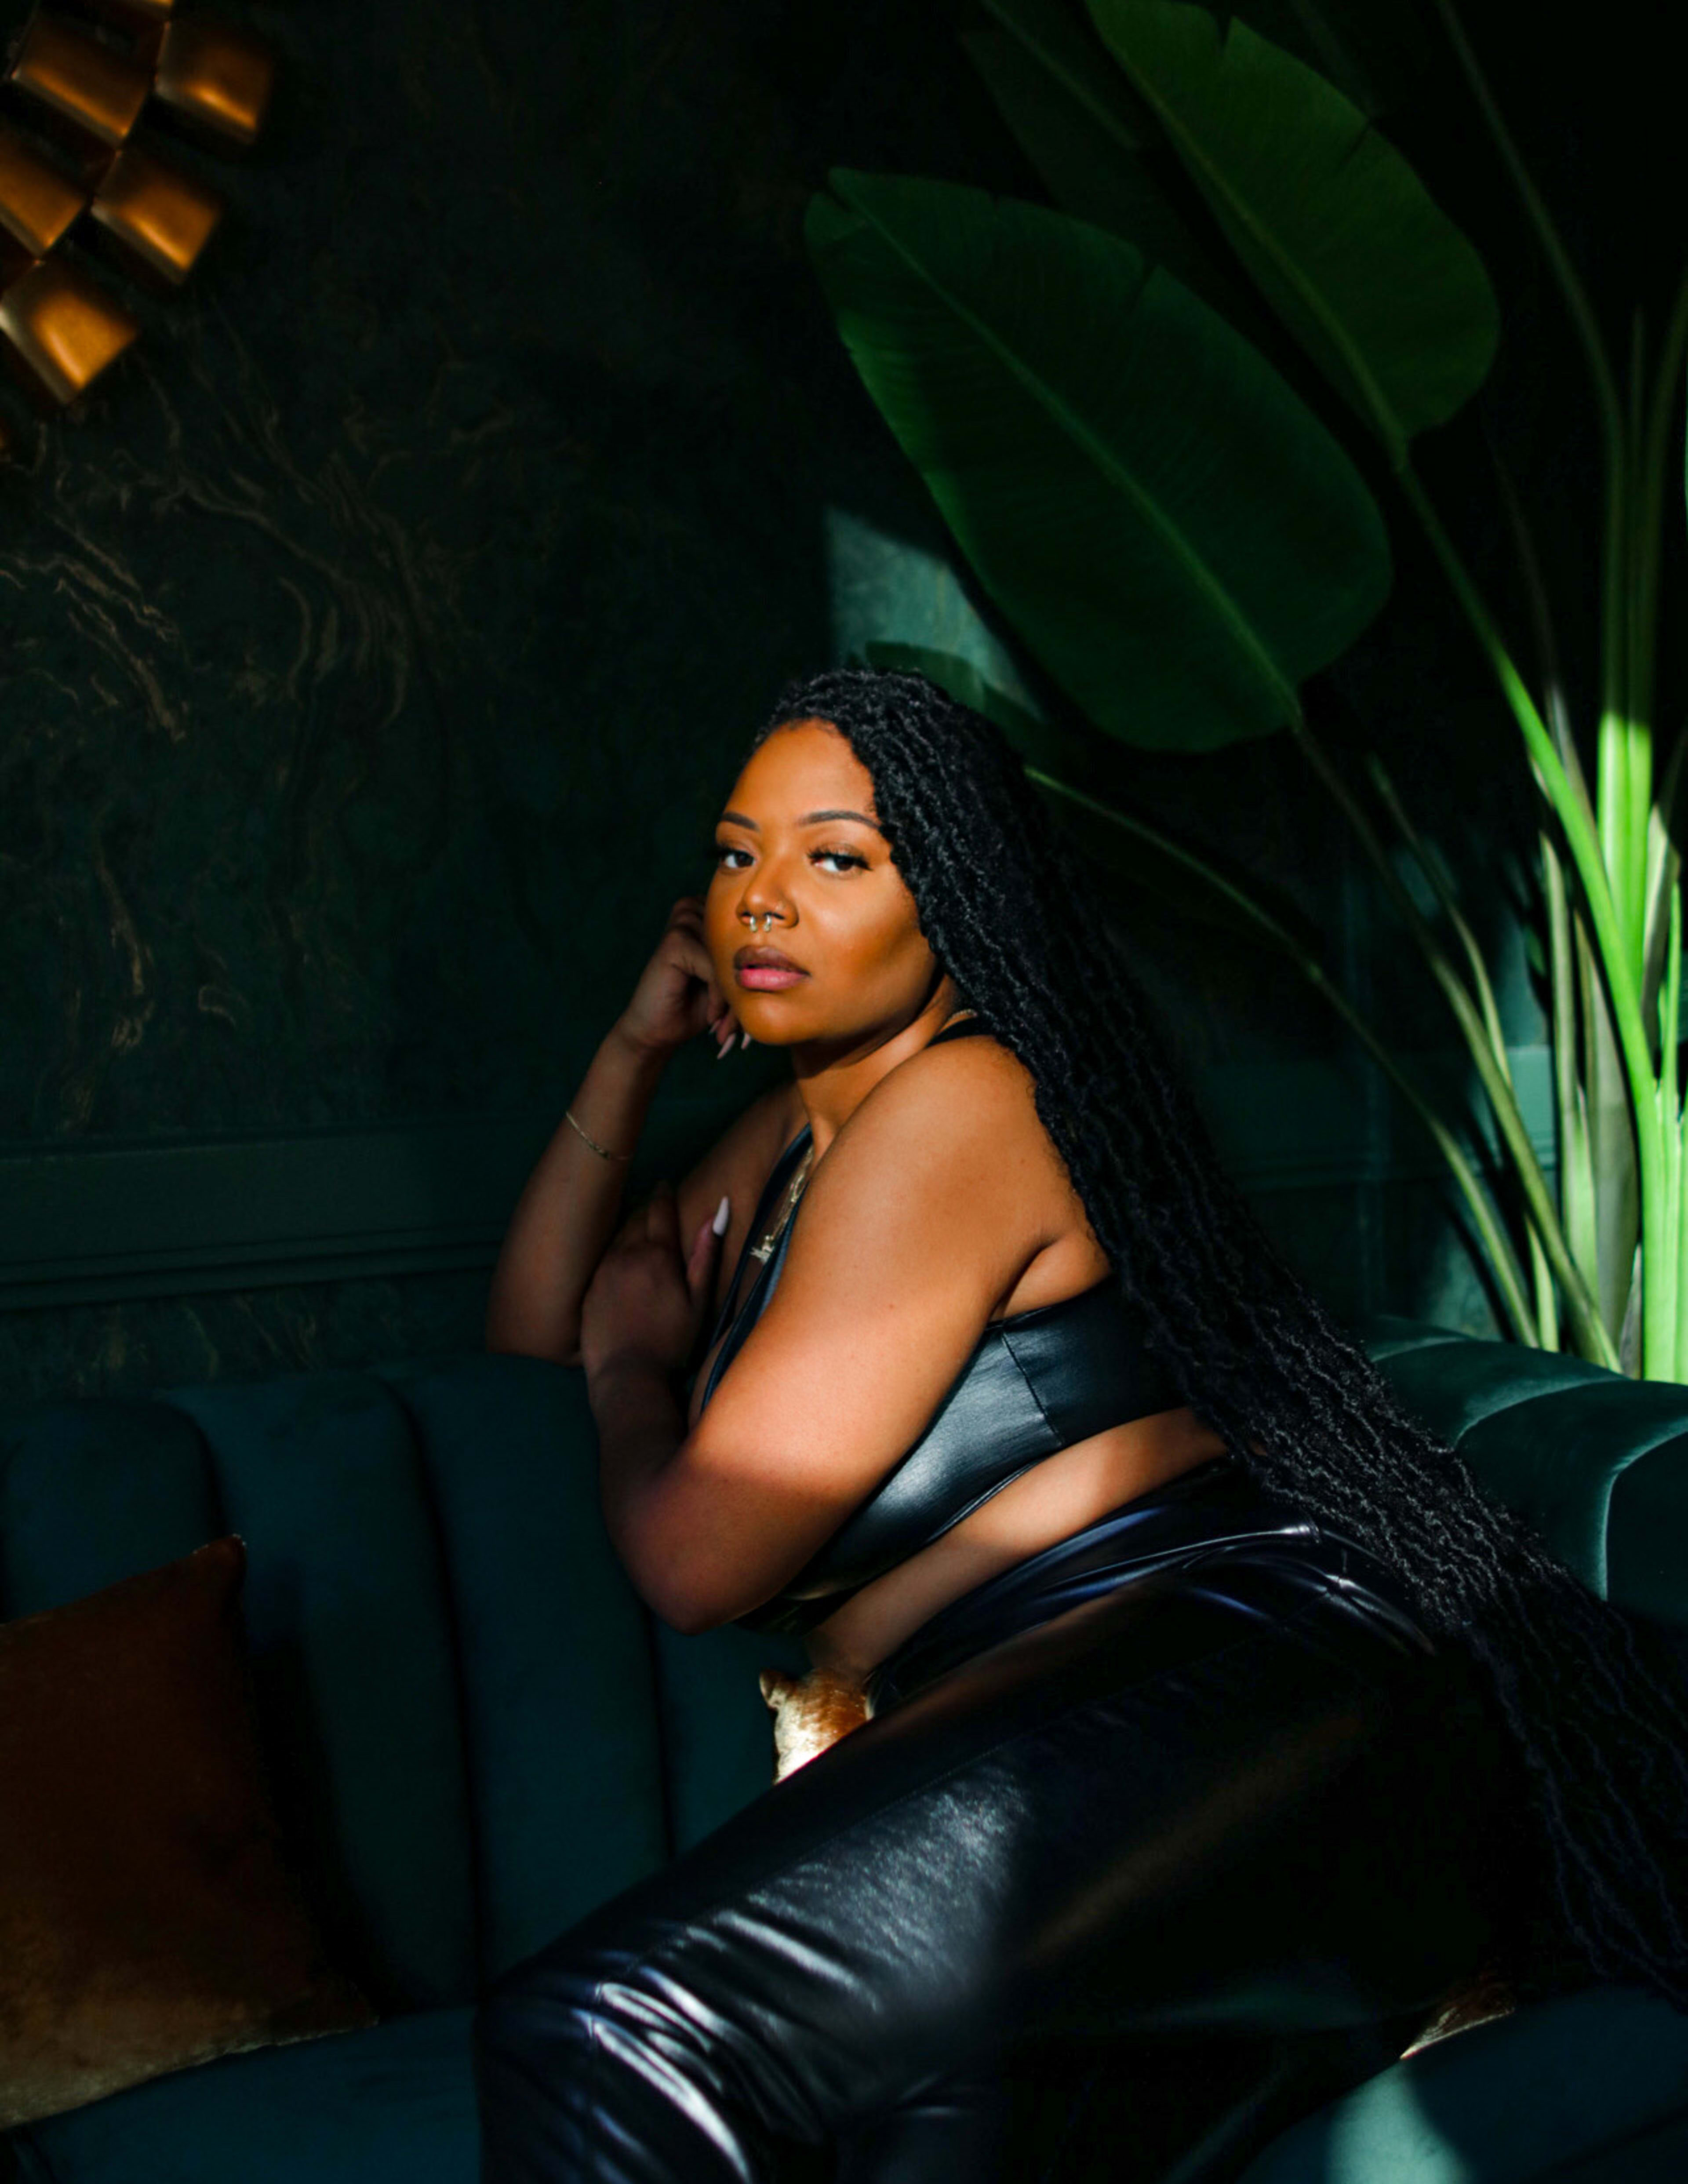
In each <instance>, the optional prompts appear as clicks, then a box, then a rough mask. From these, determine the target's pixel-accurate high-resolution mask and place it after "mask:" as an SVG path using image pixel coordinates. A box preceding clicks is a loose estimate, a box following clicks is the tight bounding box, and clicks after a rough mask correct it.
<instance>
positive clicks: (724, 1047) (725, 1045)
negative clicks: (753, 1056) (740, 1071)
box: [715, 1039, 733, 1061]
mask: <svg viewBox="0 0 1688 2184" xmlns="http://www.w3.org/2000/svg"><path fill="white" fill-rule="evenodd" d="M732 1051H733V1041H732V1040H731V1039H722V1041H721V1045H719V1046H718V1047H716V1050H715V1058H716V1061H726V1059H727V1056H728V1055H729V1054H731V1053H732Z"/></svg>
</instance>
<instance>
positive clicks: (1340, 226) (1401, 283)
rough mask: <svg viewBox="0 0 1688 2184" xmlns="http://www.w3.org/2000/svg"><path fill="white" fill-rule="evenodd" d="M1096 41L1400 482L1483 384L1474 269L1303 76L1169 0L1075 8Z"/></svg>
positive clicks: (1273, 54)
mask: <svg viewBox="0 0 1688 2184" xmlns="http://www.w3.org/2000/svg"><path fill="white" fill-rule="evenodd" d="M1089 7H1090V13H1091V14H1092V16H1093V17H1094V19H1095V24H1096V27H1097V29H1098V30H1099V31H1100V33H1101V35H1102V37H1103V39H1104V40H1105V42H1106V44H1107V45H1108V47H1109V48H1110V50H1111V52H1112V53H1113V54H1114V55H1115V57H1116V58H1117V60H1118V61H1119V63H1120V65H1121V66H1122V68H1123V70H1125V72H1126V75H1127V76H1128V78H1129V80H1130V81H1131V84H1132V86H1133V87H1134V90H1135V91H1136V92H1138V93H1139V96H1140V97H1142V98H1143V99H1144V101H1145V103H1146V104H1147V105H1148V106H1149V107H1150V109H1152V111H1153V112H1154V114H1155V116H1156V120H1158V121H1159V123H1160V125H1161V126H1162V129H1163V130H1164V131H1165V132H1166V136H1167V142H1169V143H1170V144H1171V145H1172V147H1173V150H1174V151H1175V152H1176V153H1178V157H1179V158H1180V159H1182V160H1183V162H1184V167H1185V170H1186V171H1187V172H1188V173H1189V176H1190V179H1191V180H1192V181H1194V182H1195V185H1196V187H1197V188H1198V189H1200V190H1201V192H1202V194H1203V195H1204V196H1205V197H1206V199H1207V202H1208V203H1209V205H1210V206H1211V207H1212V210H1213V214H1214V217H1215V218H1216V219H1217V220H1218V222H1219V224H1220V226H1222V227H1223V229H1224V231H1225V232H1226V234H1227V236H1228V237H1229V239H1230V242H1231V244H1232V247H1233V248H1234V249H1235V251H1236V253H1237V254H1238V256H1239V257H1240V259H1242V261H1243V263H1244V264H1245V265H1246V266H1247V268H1248V270H1249V271H1250V273H1251V275H1252V276H1253V277H1254V279H1255V281H1256V283H1257V284H1258V286H1259V287H1260V289H1261V291H1262V293H1263V294H1264V295H1265V297H1266V298H1267V301H1268V302H1269V303H1270V304H1271V305H1272V307H1273V309H1274V310H1275V311H1276V312H1277V313H1278V315H1279V317H1280V318H1281V319H1282V320H1283V321H1284V325H1285V326H1288V328H1289V329H1290V332H1291V333H1293V334H1294V335H1295V338H1296V339H1297V340H1298V341H1299V342H1300V343H1301V345H1302V347H1303V348H1305V349H1306V352H1307V354H1308V355H1309V356H1311V357H1312V359H1313V361H1314V362H1315V363H1316V364H1317V365H1318V367H1319V368H1320V370H1322V371H1323V372H1324V373H1325V374H1326V376H1328V377H1329V380H1330V381H1331V382H1332V384H1333V385H1334V387H1336V388H1337V390H1338V391H1339V393H1340V394H1341V395H1342V396H1343V398H1345V400H1346V401H1348V402H1350V403H1351V404H1352V405H1353V407H1354V408H1355V409H1356V410H1357V411H1358V413H1359V415H1361V417H1362V418H1363V419H1364V421H1365V422H1366V423H1367V424H1368V426H1370V427H1371V429H1372V431H1373V432H1375V433H1376V434H1377V436H1378V437H1379V439H1380V440H1381V441H1382V443H1383V444H1384V448H1385V449H1386V450H1387V452H1388V454H1389V457H1390V461H1391V462H1392V463H1393V464H1394V465H1396V467H1397V468H1399V467H1400V466H1401V465H1403V464H1404V463H1405V461H1406V460H1407V443H1408V442H1409V441H1410V440H1411V438H1412V435H1413V434H1414V433H1415V432H1420V431H1422V430H1423V428H1424V426H1427V425H1436V424H1440V422H1441V421H1443V419H1444V418H1446V417H1450V416H1451V415H1453V413H1454V411H1455V410H1457V409H1459V408H1460V406H1461V405H1462V404H1463V403H1465V402H1467V401H1468V400H1469V398H1471V396H1472V395H1473V394H1474V393H1476V391H1477V389H1478V387H1479V386H1480V385H1481V384H1482V382H1483V380H1484V377H1485V375H1486V373H1487V372H1488V370H1489V366H1490V363H1491V361H1492V360H1493V358H1494V354H1495V345H1496V341H1497V339H1498V337H1499V331H1500V320H1499V313H1498V311H1497V309H1496V303H1495V296H1494V292H1493V290H1492V289H1491V288H1490V285H1489V279H1488V276H1487V275H1486V274H1485V271H1484V270H1483V265H1482V261H1481V260H1480V259H1479V257H1478V255H1477V253H1476V252H1475V251H1474V249H1473V248H1472V247H1471V245H1470V244H1469V243H1468V242H1467V241H1466V239H1465V237H1463V236H1462V234H1461V233H1460V231H1459V230H1458V229H1457V227H1456V226H1454V225H1453V223H1452V221H1451V220H1449V219H1448V218H1447V217H1446V214H1443V213H1442V212H1441V211H1440V209H1438V207H1437V206H1436V205H1435V203H1434V202H1433V201H1432V199H1431V198H1430V195H1429V192H1428V191H1427V190H1426V189H1425V187H1424V186H1423V183H1422V182H1421V181H1419V179H1418V175H1415V174H1414V173H1413V171H1412V168H1411V167H1409V166H1408V165H1407V162H1406V160H1405V159H1402V158H1401V154H1400V153H1398V152H1396V150H1395V148H1393V146H1391V145H1390V144H1388V143H1387V142H1384V138H1383V137H1382V136H1379V134H1378V132H1377V131H1376V130H1375V129H1373V127H1372V126H1371V125H1370V123H1368V120H1366V117H1365V115H1364V114H1362V113H1361V111H1360V110H1359V109H1358V108H1357V106H1355V105H1353V104H1352V103H1351V102H1350V101H1349V100H1348V99H1346V98H1345V97H1343V95H1342V93H1341V92H1340V91H1338V90H1336V89H1335V88H1334V86H1332V85H1330V84H1329V83H1327V82H1326V81H1325V80H1324V78H1323V76H1322V75H1319V74H1318V72H1317V71H1316V70H1312V69H1310V68H1308V67H1306V65H1305V64H1303V63H1302V62H1301V61H1298V60H1296V59H1295V58H1293V57H1292V56H1291V55H1290V54H1289V53H1284V52H1282V51H1280V50H1279V47H1276V46H1274V45H1272V44H1271V43H1269V42H1268V41H1267V40H1266V39H1265V38H1262V37H1261V36H1258V35H1257V34H1256V32H1254V31H1251V30H1250V28H1249V27H1248V25H1247V24H1246V23H1243V22H1240V21H1236V20H1233V21H1232V23H1231V24H1230V25H1229V27H1228V30H1226V31H1221V29H1220V26H1219V25H1218V24H1217V22H1216V21H1215V20H1214V18H1213V17H1212V15H1211V14H1209V13H1208V12H1207V10H1206V8H1199V7H1193V6H1189V5H1188V4H1186V0H1089Z"/></svg>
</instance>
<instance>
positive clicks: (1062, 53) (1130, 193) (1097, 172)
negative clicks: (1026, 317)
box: [961, 0, 1260, 341]
mask: <svg viewBox="0 0 1688 2184" xmlns="http://www.w3.org/2000/svg"><path fill="white" fill-rule="evenodd" d="M988 4H989V7H990V9H991V12H992V13H993V14H994V15H996V16H997V18H998V20H1000V22H1002V23H1003V24H1004V25H1005V26H1006V27H1005V28H1003V29H1002V30H1000V31H967V32H964V33H963V35H962V38H961V44H962V46H963V47H964V49H965V50H966V52H967V58H969V59H970V60H971V61H972V64H973V66H974V68H975V69H976V70H978V74H979V76H980V78H981V79H982V81H983V84H984V86H985V89H986V90H987V91H988V92H989V93H990V96H991V97H992V99H993V100H994V103H995V105H996V109H997V111H998V113H999V114H1001V116H1002V119H1003V120H1004V121H1005V122H1006V124H1007V125H1008V127H1009V129H1010V131H1011V132H1012V134H1013V136H1014V137H1015V139H1016V141H1017V142H1018V144H1019V147H1020V148H1021V150H1022V152H1023V153H1025V155H1026V157H1027V159H1029V160H1030V162H1031V164H1032V165H1033V167H1034V168H1036V170H1037V172H1038V175H1039V179H1040V180H1041V181H1042V182H1043V185H1044V187H1045V189H1046V190H1047V191H1048V192H1049V193H1050V197H1051V198H1053V199H1054V200H1055V202H1056V204H1057V205H1058V206H1059V207H1060V209H1061V211H1062V212H1067V213H1071V214H1072V216H1073V218H1074V219H1075V220H1089V222H1090V223H1091V224H1092V226H1095V227H1106V229H1108V230H1109V231H1110V232H1111V233H1112V234H1114V235H1121V236H1123V237H1125V239H1126V241H1127V242H1130V243H1134V244H1135V245H1136V247H1137V248H1138V249H1139V250H1140V251H1142V252H1143V253H1144V254H1145V257H1148V258H1150V259H1152V260H1153V261H1154V263H1155V264H1156V265H1164V266H1165V267H1166V268H1167V271H1168V272H1170V273H1174V274H1176V275H1177V276H1178V279H1179V280H1180V281H1183V282H1184V286H1185V287H1187V288H1190V289H1193V290H1194V291H1195V293H1196V294H1197V295H1198V296H1200V297H1201V298H1202V300H1203V302H1204V303H1208V304H1212V305H1213V306H1214V308H1215V309H1217V310H1218V311H1221V312H1223V315H1225V317H1226V318H1228V320H1230V321H1231V323H1232V325H1233V326H1239V325H1241V326H1243V327H1244V328H1245V331H1249V332H1250V333H1251V337H1254V338H1255V339H1256V341H1257V340H1258V332H1257V330H1256V327H1251V326H1248V323H1247V322H1248V320H1249V318H1250V316H1251V313H1252V314H1256V315H1258V313H1259V309H1260V307H1259V304H1258V303H1257V302H1256V298H1254V297H1253V295H1252V294H1251V291H1250V290H1249V288H1248V287H1247V285H1246V284H1245V282H1244V281H1241V280H1240V279H1239V278H1238V277H1237V276H1236V275H1235V273H1234V270H1232V269H1230V268H1229V267H1228V266H1225V267H1223V268H1222V265H1221V263H1220V260H1221V259H1223V256H1224V249H1223V243H1221V244H1220V245H1219V248H1218V249H1217V251H1216V250H1212V249H1206V248H1203V246H1202V245H1201V243H1200V242H1198V241H1197V240H1196V237H1195V235H1194V234H1193V233H1192V232H1191V231H1190V228H1189V224H1188V223H1187V222H1186V221H1185V220H1184V219H1183V218H1182V217H1181V215H1180V214H1179V213H1178V209H1177V208H1176V207H1175V206H1174V205H1173V203H1172V202H1171V201H1170V200H1169V198H1167V192H1166V191H1165V189H1164V188H1163V187H1162V184H1161V182H1160V181H1158V180H1157V179H1156V175H1154V174H1153V173H1152V172H1151V170H1150V167H1149V164H1147V162H1146V161H1145V159H1144V157H1143V153H1144V151H1145V141H1144V135H1143V132H1142V131H1141V129H1140V126H1139V121H1138V116H1137V114H1136V111H1135V110H1134V109H1135V108H1136V101H1135V100H1133V101H1132V103H1131V105H1130V106H1127V105H1126V104H1125V103H1124V101H1125V99H1126V97H1128V96H1129V94H1128V86H1126V84H1125V83H1124V81H1123V79H1122V77H1121V75H1120V73H1119V70H1117V68H1116V67H1115V66H1114V64H1113V63H1112V62H1111V60H1110V58H1108V55H1107V54H1106V52H1105V51H1103V50H1102V48H1101V47H1100V44H1099V43H1098V42H1096V40H1095V38H1094V36H1088V37H1087V39H1086V42H1085V43H1084V44H1082V45H1081V44H1080V42H1079V39H1078V26H1077V25H1076V24H1075V23H1074V22H1073V21H1072V19H1071V18H1070V17H1069V16H1068V15H1067V13H1066V11H1065V9H1064V8H1062V6H1061V0H988ZM1087 31H1088V26H1087ZM1088 47H1094V51H1091V50H1088V49H1087V48H1088ZM1148 134H1149V136H1150V138H1151V139H1152V140H1153V141H1156V142H1158V141H1159V136H1160V132H1159V131H1158V130H1156V129H1155V127H1154V125H1153V123H1152V121H1150V123H1149V127H1148ZM1166 156H1167V158H1168V159H1169V158H1170V155H1169V154H1167V155H1166ZM1177 171H1178V170H1177V166H1176V163H1173V172H1174V174H1175V175H1176V174H1177ZM1186 187H1187V186H1186Z"/></svg>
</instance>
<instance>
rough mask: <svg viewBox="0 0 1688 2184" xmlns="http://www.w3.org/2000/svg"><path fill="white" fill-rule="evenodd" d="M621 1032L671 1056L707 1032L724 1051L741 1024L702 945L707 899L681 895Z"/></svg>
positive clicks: (635, 991)
mask: <svg viewBox="0 0 1688 2184" xmlns="http://www.w3.org/2000/svg"><path fill="white" fill-rule="evenodd" d="M620 1028H621V1031H622V1032H623V1033H624V1034H625V1035H626V1036H627V1038H628V1039H631V1040H632V1042H633V1044H634V1045H636V1046H640V1047H643V1048H644V1049H645V1050H647V1051H648V1052H651V1053H656V1054H671V1053H672V1052H673V1051H674V1050H675V1049H676V1048H677V1047H681V1046H683V1045H685V1043H686V1041H687V1040H688V1039H695V1038H696V1037H697V1035H698V1034H699V1032H702V1031H707V1032H709V1033H710V1034H712V1036H713V1037H714V1039H715V1041H716V1048H717V1050H718V1054H721V1055H724V1054H725V1053H726V1052H727V1049H728V1048H729V1047H730V1046H731V1045H733V1041H734V1039H736V1038H737V1037H738V1030H739V1026H738V1019H737V1018H736V1017H734V1015H733V1010H732V1008H731V1006H729V1005H728V1003H727V1000H726V997H725V996H724V995H723V994H722V993H721V987H720V985H719V983H717V982H716V975H715V966H714V964H713V963H712V962H711V961H710V952H709V950H708V948H707V947H706V946H705V943H704V899H703V897H702V896H701V895H698V894H683V895H682V896H681V898H680V900H679V901H678V902H677V903H676V904H675V905H674V907H673V909H672V910H671V911H669V913H668V924H667V928H666V930H665V931H664V933H663V935H662V938H661V939H660V940H659V941H658V942H657V944H656V946H655V950H653V952H652V955H651V958H650V961H649V962H648V963H647V964H646V965H645V967H644V969H643V971H642V972H640V973H639V978H638V984H637V985H636V986H635V987H634V988H633V990H632V998H631V999H630V1000H628V1003H627V1006H626V1008H625V1009H623V1010H622V1011H621V1026H620Z"/></svg>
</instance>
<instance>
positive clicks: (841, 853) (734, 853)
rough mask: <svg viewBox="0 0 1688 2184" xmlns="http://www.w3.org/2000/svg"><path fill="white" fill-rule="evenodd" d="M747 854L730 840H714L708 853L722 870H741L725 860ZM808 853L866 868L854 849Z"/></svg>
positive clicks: (865, 861) (742, 868)
mask: <svg viewBox="0 0 1688 2184" xmlns="http://www.w3.org/2000/svg"><path fill="white" fill-rule="evenodd" d="M749 854H750V852H749V850H740V849H737V848H735V847H734V845H733V844H732V843H731V842H715V843H712V844H710V855H711V856H712V857H713V858H714V860H715V861H716V866H717V868H718V869H719V870H720V871H721V872H742V871H743V870H744V867H743V866H741V865H730V864H728V863H727V859H728V858H729V857H748V856H749ZM809 854H810V855H811V857H820V858H823V859H826V860H827V861H831V862H832V863H833V864H839V865H845V866H851V865H859V866H861V870H862V871H863V872H866V870H867V860H866V857H864V856H862V855H860V854H859V853H858V852H857V851H855V850H811V851H810V852H809Z"/></svg>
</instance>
